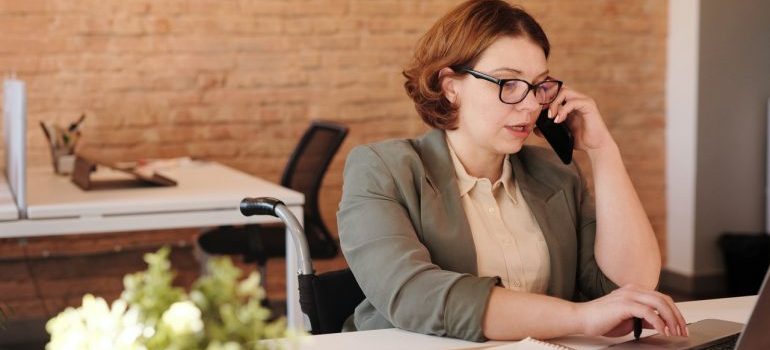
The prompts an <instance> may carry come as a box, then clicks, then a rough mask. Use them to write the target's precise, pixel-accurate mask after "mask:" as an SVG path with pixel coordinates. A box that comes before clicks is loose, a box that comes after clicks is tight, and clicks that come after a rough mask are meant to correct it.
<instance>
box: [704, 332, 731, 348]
mask: <svg viewBox="0 0 770 350" xmlns="http://www.w3.org/2000/svg"><path fill="white" fill-rule="evenodd" d="M739 335H740V334H736V335H734V336H732V337H729V338H726V339H724V340H723V341H722V342H721V343H718V344H714V345H711V346H709V347H706V348H703V350H733V349H735V344H737V343H738V336H739Z"/></svg>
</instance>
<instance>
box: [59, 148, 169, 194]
mask: <svg viewBox="0 0 770 350" xmlns="http://www.w3.org/2000/svg"><path fill="white" fill-rule="evenodd" d="M100 165H101V166H106V167H108V168H110V169H113V170H117V171H120V172H123V173H126V174H129V175H131V176H133V179H116V180H93V179H91V173H93V172H94V171H96V167H97V166H100ZM72 182H74V183H75V184H76V185H77V186H78V187H80V188H81V189H83V190H85V191H90V190H107V189H121V188H136V187H156V186H176V184H177V183H176V181H174V180H173V179H170V178H168V177H165V176H163V175H161V174H158V173H157V172H154V173H153V174H152V175H151V176H148V175H147V174H143V173H141V172H139V171H137V169H136V168H135V167H131V168H124V167H118V166H115V165H113V164H110V163H107V162H99V161H95V160H93V159H91V158H87V157H85V156H82V155H76V157H75V167H74V169H73V171H72Z"/></svg>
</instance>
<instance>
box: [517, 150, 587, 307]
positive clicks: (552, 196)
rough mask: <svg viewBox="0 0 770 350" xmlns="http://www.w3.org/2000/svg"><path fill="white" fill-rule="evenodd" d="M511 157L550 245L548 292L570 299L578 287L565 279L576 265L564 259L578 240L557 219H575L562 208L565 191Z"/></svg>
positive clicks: (525, 193) (533, 212)
mask: <svg viewBox="0 0 770 350" xmlns="http://www.w3.org/2000/svg"><path fill="white" fill-rule="evenodd" d="M509 159H510V162H511V165H512V169H513V174H514V175H513V176H514V177H515V179H516V181H517V182H516V183H517V184H518V186H519V188H520V189H521V193H522V195H523V196H524V199H525V200H526V201H527V204H528V205H529V208H530V209H531V210H532V214H533V215H534V216H535V219H536V220H537V223H538V224H539V225H540V229H541V230H542V231H543V236H544V238H545V242H546V245H547V246H548V254H549V256H550V259H549V260H550V263H551V275H550V278H549V280H548V290H547V294H548V295H551V296H556V297H561V298H563V299H568V300H569V299H571V298H572V294H573V288H574V286H572V285H567V283H565V278H568V276H569V275H570V273H569V272H568V271H567V270H565V269H573V270H574V266H565V265H566V264H565V261H564V260H565V258H566V257H568V256H569V255H570V254H574V253H572V252H571V250H570V249H568V247H569V244H568V242H569V241H571V240H574V235H573V237H569V235H568V234H567V232H569V231H568V230H567V231H566V232H565V230H562V229H560V228H561V224H562V222H555V221H554V220H565V219H566V220H571V218H570V217H569V215H570V214H569V213H565V211H564V210H562V209H563V208H564V199H563V198H564V194H563V190H561V189H557V188H554V187H551V186H549V185H547V184H545V183H543V182H542V181H540V180H538V179H537V176H536V174H531V173H530V172H529V171H528V170H527V169H526V168H525V166H524V164H522V161H521V159H520V158H519V155H518V154H512V155H511V156H510V158H509ZM554 214H556V215H554ZM558 214H566V215H567V216H568V217H567V218H564V217H559V215H558Z"/></svg>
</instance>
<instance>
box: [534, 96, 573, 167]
mask: <svg viewBox="0 0 770 350" xmlns="http://www.w3.org/2000/svg"><path fill="white" fill-rule="evenodd" d="M535 125H537V128H538V129H540V133H541V134H543V137H545V140H546V141H548V144H549V145H551V148H553V150H554V151H555V152H556V154H557V155H558V156H559V159H561V161H562V162H563V163H564V164H569V163H572V149H573V148H574V147H575V140H574V139H573V137H572V133H571V132H570V131H569V128H568V127H567V125H565V124H564V123H560V124H556V123H554V122H553V119H550V118H548V108H544V109H543V111H542V112H540V116H538V117H537V121H535Z"/></svg>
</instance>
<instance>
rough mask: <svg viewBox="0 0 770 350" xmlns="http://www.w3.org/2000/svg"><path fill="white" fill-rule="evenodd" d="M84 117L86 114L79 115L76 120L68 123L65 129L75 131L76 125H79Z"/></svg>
mask: <svg viewBox="0 0 770 350" xmlns="http://www.w3.org/2000/svg"><path fill="white" fill-rule="evenodd" d="M84 119H86V115H85V114H82V115H80V118H78V120H77V121H75V122H72V123H70V126H69V127H68V128H67V131H68V132H75V130H77V129H78V127H80V123H82V122H83V120H84Z"/></svg>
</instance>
